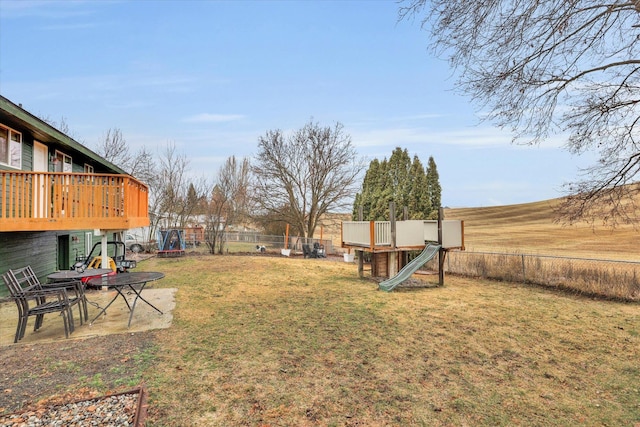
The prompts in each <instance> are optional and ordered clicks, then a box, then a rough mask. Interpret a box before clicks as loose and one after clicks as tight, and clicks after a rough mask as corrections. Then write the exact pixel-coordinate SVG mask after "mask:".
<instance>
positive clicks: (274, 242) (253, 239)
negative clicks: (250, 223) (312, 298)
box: [224, 231, 335, 254]
mask: <svg viewBox="0 0 640 427" xmlns="http://www.w3.org/2000/svg"><path fill="white" fill-rule="evenodd" d="M224 239H225V242H226V243H227V244H231V243H233V244H235V245H236V246H238V245H243V244H244V245H245V246H246V248H247V250H253V249H260V247H264V248H265V249H268V250H275V249H282V248H284V247H285V244H284V240H285V236H284V235H282V236H277V235H267V234H260V233H256V232H252V231H234V232H227V233H225V234H224ZM314 243H318V244H320V245H322V246H323V247H324V249H325V252H326V253H327V254H334V253H335V249H334V247H333V243H332V242H331V240H329V239H317V238H311V237H291V236H290V237H289V242H288V243H287V248H288V249H291V250H292V251H294V252H302V245H305V244H307V245H309V246H311V247H313V244H314Z"/></svg>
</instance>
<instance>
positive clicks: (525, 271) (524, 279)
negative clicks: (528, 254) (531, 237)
mask: <svg viewBox="0 0 640 427" xmlns="http://www.w3.org/2000/svg"><path fill="white" fill-rule="evenodd" d="M522 283H527V270H526V268H525V262H524V254H522Z"/></svg>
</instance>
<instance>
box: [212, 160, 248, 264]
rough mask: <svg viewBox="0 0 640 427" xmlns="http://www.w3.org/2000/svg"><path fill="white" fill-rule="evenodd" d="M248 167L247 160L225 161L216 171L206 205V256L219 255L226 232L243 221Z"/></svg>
mask: <svg viewBox="0 0 640 427" xmlns="http://www.w3.org/2000/svg"><path fill="white" fill-rule="evenodd" d="M250 171H251V169H250V164H249V160H248V159H242V160H236V158H235V156H231V157H229V158H228V159H227V161H226V162H225V163H224V165H223V166H222V167H221V168H220V170H219V171H218V176H217V178H216V183H215V185H213V186H212V190H211V193H210V197H209V199H208V200H207V202H206V213H205V218H206V233H205V240H206V243H207V246H208V247H209V252H210V253H212V254H213V253H215V251H216V250H217V251H218V253H223V251H224V246H225V243H226V242H225V240H224V235H225V233H226V231H227V230H228V228H229V227H230V226H232V225H236V224H237V223H238V222H239V221H241V220H242V219H243V218H245V217H246V214H247V208H248V206H249V203H250V197H249V191H250V190H249V189H250V186H249V184H250Z"/></svg>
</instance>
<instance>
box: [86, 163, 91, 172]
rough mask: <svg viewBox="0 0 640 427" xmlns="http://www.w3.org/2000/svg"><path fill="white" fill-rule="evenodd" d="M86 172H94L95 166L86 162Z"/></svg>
mask: <svg viewBox="0 0 640 427" xmlns="http://www.w3.org/2000/svg"><path fill="white" fill-rule="evenodd" d="M84 173H93V166H91V165H88V164H86V163H85V164H84Z"/></svg>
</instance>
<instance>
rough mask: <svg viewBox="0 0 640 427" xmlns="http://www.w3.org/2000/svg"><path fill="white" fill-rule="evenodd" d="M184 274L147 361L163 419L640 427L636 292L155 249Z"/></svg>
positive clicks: (151, 263)
mask: <svg viewBox="0 0 640 427" xmlns="http://www.w3.org/2000/svg"><path fill="white" fill-rule="evenodd" d="M139 268H141V269H149V270H160V271H164V272H165V273H166V278H165V279H164V280H163V281H161V282H159V283H158V284H157V285H156V286H158V285H162V286H166V287H177V288H179V291H178V293H177V306H176V309H175V311H174V316H175V317H174V325H173V326H172V328H170V329H168V330H165V331H160V332H158V334H159V335H158V336H159V337H160V340H159V346H160V349H159V351H158V360H157V362H156V363H155V364H154V365H153V366H152V367H151V368H150V369H148V370H147V371H146V372H145V377H146V378H147V382H148V383H147V385H148V387H149V391H150V393H151V400H150V402H149V403H150V408H149V411H150V420H149V423H148V424H149V425H154V426H184V425H207V426H236V425H247V426H267V425H270V426H275V425H278V426H316V425H317V426H331V425H335V426H348V425H353V426H355V425H361V426H365V425H366V426H383V425H384V426H387V425H429V426H439V425H458V426H464V425H468V426H479V425H480V426H481V425H492V426H494V425H528V426H531V425H534V426H536V425H537V426H554V425H556V426H566V425H627V426H638V425H640V424H639V423H640V387H639V386H638V384H640V368H639V367H638V356H639V355H640V354H639V353H640V350H639V349H640V309H639V307H638V305H637V304H636V305H631V304H621V303H615V302H607V301H595V300H590V299H584V298H579V297H572V296H567V295H559V294H556V293H553V292H551V291H545V290H542V289H539V288H528V287H524V286H518V285H511V284H507V283H496V282H492V281H486V280H472V279H465V278H456V277H449V278H448V279H447V284H446V286H445V287H444V288H431V289H418V290H411V291H404V292H394V293H383V292H378V291H376V290H375V289H376V285H375V284H373V283H371V282H369V281H360V280H358V279H357V273H356V267H355V265H353V264H346V263H341V262H331V261H328V260H303V259H299V258H298V259H296V258H270V257H260V256H255V257H253V256H225V257H220V256H216V257H211V256H191V257H185V258H181V259H152V260H148V261H145V262H144V263H142V264H141V265H140V267H139Z"/></svg>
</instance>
